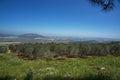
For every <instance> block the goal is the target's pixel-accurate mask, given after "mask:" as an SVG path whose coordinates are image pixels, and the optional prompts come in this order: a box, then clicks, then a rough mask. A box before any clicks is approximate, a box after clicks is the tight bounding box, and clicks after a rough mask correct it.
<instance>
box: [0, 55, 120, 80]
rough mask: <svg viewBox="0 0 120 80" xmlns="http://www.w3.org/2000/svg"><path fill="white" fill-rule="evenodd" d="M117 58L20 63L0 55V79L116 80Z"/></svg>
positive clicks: (94, 57)
mask: <svg viewBox="0 0 120 80" xmlns="http://www.w3.org/2000/svg"><path fill="white" fill-rule="evenodd" d="M103 67H104V69H102V68H103ZM119 74H120V57H114V56H104V57H103V56H101V57H96V56H92V57H89V58H87V59H82V58H67V59H66V60H62V61H60V60H47V59H37V60H23V59H20V58H18V57H17V56H16V55H14V54H0V80H24V79H28V80H30V79H32V80H119V79H120V76H119Z"/></svg>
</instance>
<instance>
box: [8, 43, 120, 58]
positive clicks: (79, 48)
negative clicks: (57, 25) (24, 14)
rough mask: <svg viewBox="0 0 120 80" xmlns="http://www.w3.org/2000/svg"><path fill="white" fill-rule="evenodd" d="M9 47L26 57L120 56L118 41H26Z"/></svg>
mask: <svg viewBox="0 0 120 80" xmlns="http://www.w3.org/2000/svg"><path fill="white" fill-rule="evenodd" d="M9 49H10V50H11V51H12V52H14V53H18V55H21V56H24V57H27V58H28V59H37V58H53V57H54V56H56V55H57V56H66V57H75V56H76V57H81V56H107V55H114V56H120V42H110V43H83V42H78V43H53V42H52V43H26V44H18V45H10V46H9Z"/></svg>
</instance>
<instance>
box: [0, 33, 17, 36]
mask: <svg viewBox="0 0 120 80" xmlns="http://www.w3.org/2000/svg"><path fill="white" fill-rule="evenodd" d="M11 36H15V35H12V34H2V33H0V37H11Z"/></svg>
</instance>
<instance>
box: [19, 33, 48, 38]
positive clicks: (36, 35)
mask: <svg viewBox="0 0 120 80" xmlns="http://www.w3.org/2000/svg"><path fill="white" fill-rule="evenodd" d="M18 37H19V38H29V39H35V38H46V37H45V36H42V35H39V34H34V33H28V34H23V35H19V36H18Z"/></svg>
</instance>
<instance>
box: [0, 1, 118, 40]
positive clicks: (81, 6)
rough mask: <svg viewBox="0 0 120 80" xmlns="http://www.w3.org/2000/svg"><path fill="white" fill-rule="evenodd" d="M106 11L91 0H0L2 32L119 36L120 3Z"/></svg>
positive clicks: (0, 29) (0, 30)
mask: <svg viewBox="0 0 120 80" xmlns="http://www.w3.org/2000/svg"><path fill="white" fill-rule="evenodd" d="M115 3H116V4H115V5H116V6H115V8H114V10H112V11H109V12H104V11H102V10H101V8H100V7H97V6H93V5H91V4H90V3H89V2H88V0H0V33H11V34H22V33H38V34H46V35H60V36H77V37H105V38H120V3H119V2H117V0H115Z"/></svg>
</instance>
